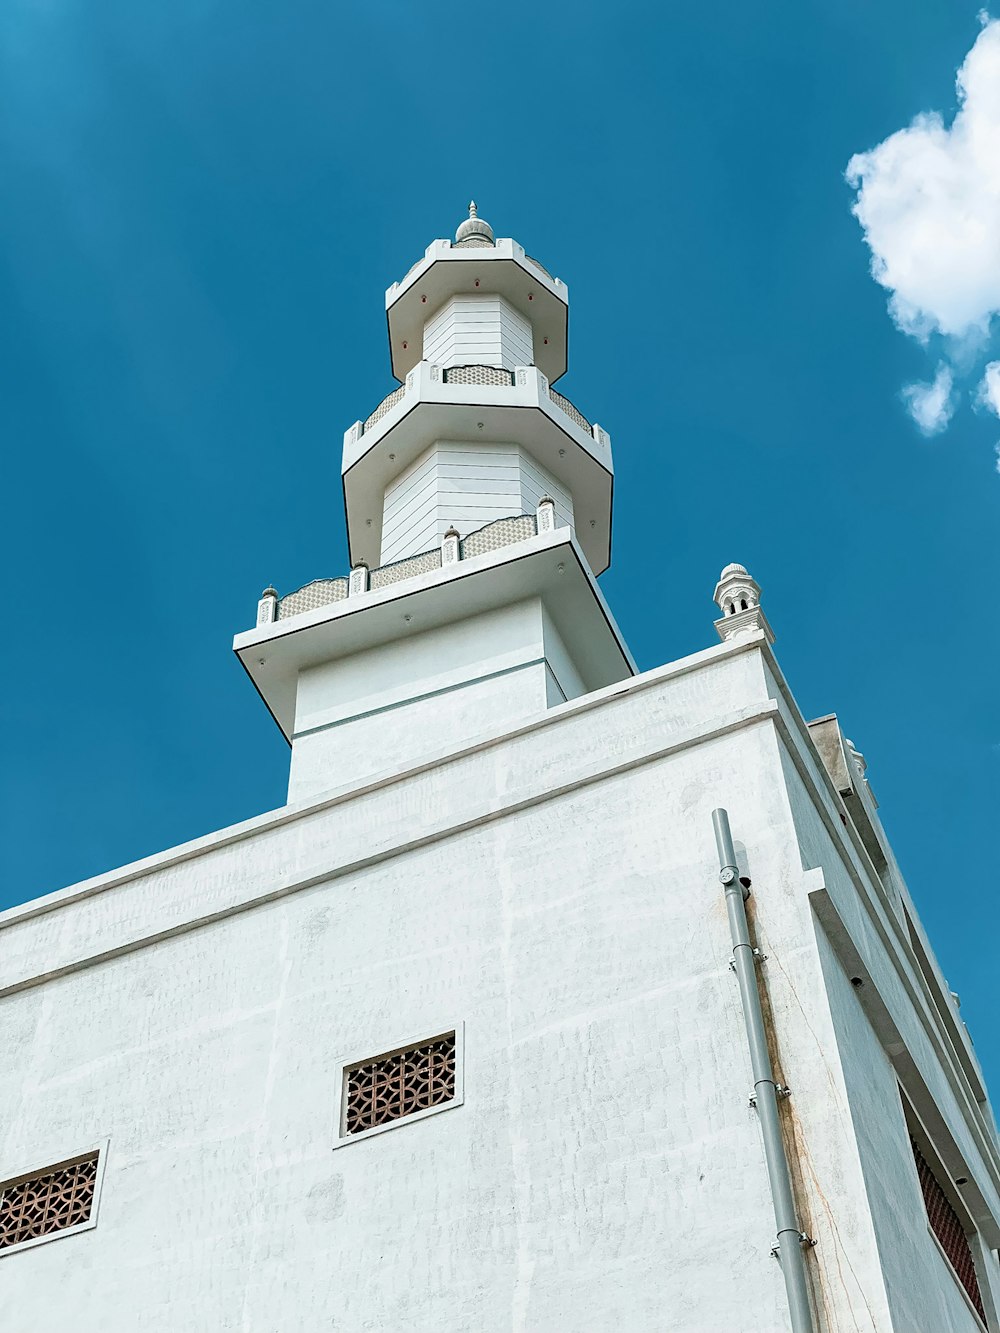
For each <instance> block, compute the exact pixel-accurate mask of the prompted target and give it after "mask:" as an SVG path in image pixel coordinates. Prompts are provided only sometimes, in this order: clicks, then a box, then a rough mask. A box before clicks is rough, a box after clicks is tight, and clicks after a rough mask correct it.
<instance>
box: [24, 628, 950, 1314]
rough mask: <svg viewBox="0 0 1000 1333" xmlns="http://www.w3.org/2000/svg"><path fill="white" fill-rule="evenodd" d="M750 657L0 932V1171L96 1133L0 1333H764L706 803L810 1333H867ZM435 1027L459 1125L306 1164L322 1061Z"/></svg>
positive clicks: (716, 662)
mask: <svg viewBox="0 0 1000 1333" xmlns="http://www.w3.org/2000/svg"><path fill="white" fill-rule="evenodd" d="M543 632H544V627H543ZM551 651H552V653H553V655H554V656H555V655H556V654H557V652H558V645H555V644H553V646H552V648H551ZM768 663H769V654H768V653H767V650H766V648H765V647H764V646H763V643H762V640H760V639H759V638H758V639H756V640H753V641H750V642H744V643H739V644H729V645H722V646H719V647H718V648H715V649H711V650H708V651H707V652H705V653H700V654H697V655H696V656H694V657H692V658H689V659H684V660H682V661H681V662H678V663H674V664H671V665H670V666H669V667H665V668H662V669H660V670H659V671H656V672H650V673H647V674H646V675H645V676H643V677H638V678H636V679H634V680H630V681H627V682H623V683H621V684H618V685H615V686H612V687H609V688H608V689H607V690H604V691H600V692H598V693H596V694H593V695H589V696H586V697H584V698H583V699H577V700H574V701H571V702H569V703H567V704H563V705H561V706H558V707H555V708H550V709H548V710H547V711H546V712H544V713H539V715H538V716H537V717H535V718H533V719H529V720H527V721H524V722H523V723H521V724H519V725H518V726H517V727H516V728H511V727H509V726H508V727H507V730H506V731H499V732H498V733H497V735H496V736H494V737H493V738H492V739H488V738H481V739H479V740H477V741H476V742H475V743H474V744H469V745H466V746H465V748H463V749H459V750H452V751H451V752H450V753H442V754H441V755H440V756H439V758H438V759H437V760H436V761H435V762H428V761H426V760H425V762H424V763H423V764H422V765H421V766H420V767H418V768H413V769H411V770H407V769H405V767H402V766H396V768H395V770H392V769H389V770H388V771H386V772H384V773H383V774H381V775H377V774H376V775H372V776H371V778H370V779H369V780H368V781H367V782H366V785H364V786H362V787H358V786H357V785H354V786H351V785H345V788H344V790H342V791H339V792H337V791H334V792H331V793H328V794H327V795H326V796H324V797H323V798H322V799H316V800H313V801H312V802H311V803H308V802H307V803H302V804H300V805H298V806H293V807H289V808H287V809H285V810H283V811H278V812H275V813H274V814H271V815H267V816H263V817H261V818H259V819H257V820H253V821H249V822H248V823H247V824H246V825H244V826H238V827H237V828H235V829H231V830H225V831H223V832H222V833H220V834H217V835H213V836H212V837H211V838H207V839H202V840H199V842H198V843H196V844H191V845H189V846H187V847H185V848H179V849H174V850H173V851H172V852H170V853H165V854H163V855H162V856H159V857H154V858H150V860H149V861H148V862H146V863H140V864H139V865H138V866H136V867H130V868H127V869H126V870H124V871H122V872H117V873H115V874H112V875H108V876H104V877H101V878H100V879H98V880H95V881H90V882H88V883H87V884H85V885H81V886H77V887H75V888H74V889H71V890H67V891H65V892H64V893H63V894H60V895H53V896H52V897H51V898H49V899H47V900H41V901H40V902H39V903H38V904H36V905H28V906H27V907H26V908H24V909H16V910H14V911H12V912H9V913H6V914H5V915H4V916H3V917H0V1040H2V1043H3V1049H4V1050H5V1051H6V1052H8V1053H9V1066H10V1074H9V1076H8V1077H7V1078H6V1079H5V1080H3V1081H2V1082H0V1127H2V1134H3V1138H2V1143H0V1171H2V1172H3V1176H0V1179H2V1178H4V1177H5V1176H8V1175H13V1174H15V1173H16V1172H17V1171H19V1170H21V1169H24V1166H25V1165H28V1166H30V1165H33V1164H36V1163H38V1162H40V1161H44V1160H59V1159H62V1158H66V1157H67V1156H69V1155H70V1154H72V1153H74V1152H77V1151H82V1150H84V1149H86V1148H88V1147H89V1146H91V1145H92V1144H93V1143H96V1142H99V1141H101V1140H103V1139H105V1138H106V1139H107V1140H108V1148H107V1158H106V1163H107V1166H106V1174H105V1178H104V1185H103V1191H102V1196H101V1202H100V1213H99V1217H98V1224H97V1226H96V1227H95V1228H94V1229H93V1230H90V1231H87V1232H83V1233H80V1234H78V1235H74V1236H68V1237H65V1238H63V1239H59V1240H54V1241H52V1242H51V1243H46V1244H42V1245H40V1246H38V1247H36V1248H34V1249H31V1250H26V1251H23V1252H20V1253H13V1254H10V1255H8V1256H6V1257H3V1258H0V1302H2V1308H3V1310H4V1311H5V1322H4V1327H5V1329H10V1330H12V1333H22V1330H23V1331H24V1333H28V1331H29V1330H31V1331H34V1330H38V1329H48V1328H52V1329H55V1328H62V1327H72V1328H73V1329H75V1330H79V1331H80V1333H90V1331H91V1330H94V1331H96V1330H102V1331H104V1330H107V1329H122V1330H125V1329H128V1330H131V1329H143V1330H156V1331H157V1333H159V1331H160V1330H163V1331H164V1333H167V1331H168V1330H169V1331H170V1333H176V1331H178V1330H185V1331H186V1330H192V1331H198V1333H200V1331H201V1330H205V1331H206V1333H208V1330H212V1333H216V1331H221V1330H237V1329H239V1330H252V1331H253V1333H296V1331H297V1330H302V1331H303V1333H314V1331H315V1330H319V1329H326V1328H336V1329H340V1330H345V1331H350V1333H353V1331H354V1330H358V1331H359V1333H360V1330H369V1329H376V1330H382V1329H392V1330H411V1329H412V1330H431V1329H434V1330H440V1329H447V1330H454V1331H455V1333H460V1331H463V1330H470V1333H471V1331H472V1330H477V1331H479V1330H486V1331H490V1333H492V1331H493V1330H496V1331H497V1333H499V1331H500V1330H512V1331H513V1330H517V1331H518V1333H520V1331H521V1330H533V1331H534V1330H538V1331H539V1333H541V1331H542V1330H544V1331H545V1333H550V1331H551V1330H562V1329H567V1330H594V1331H595V1333H597V1331H603V1330H608V1331H609V1333H610V1331H611V1330H614V1331H615V1333H618V1331H619V1330H629V1331H630V1333H631V1331H633V1330H634V1331H635V1333H643V1331H644V1330H649V1331H650V1333H652V1330H657V1331H659V1330H664V1329H670V1330H679V1331H681V1333H684V1331H690V1333H722V1331H723V1330H725V1333H743V1331H744V1330H746V1331H748V1333H749V1330H754V1331H755V1333H761V1331H762V1330H763V1331H767V1333H771V1331H772V1330H773V1331H774V1333H781V1331H782V1330H785V1329H787V1328H788V1319H787V1313H786V1304H785V1295H784V1288H783V1283H782V1278H781V1271H780V1267H779V1265H778V1263H777V1262H776V1261H775V1260H774V1259H773V1258H772V1257H771V1256H770V1253H769V1252H770V1247H771V1244H772V1242H773V1240H774V1223H773V1216H772V1211H771V1201H770V1193H769V1189H768V1182H767V1175H766V1171H765V1168H764V1163H763V1153H762V1148H761V1139H760V1131H759V1127H758V1124H757V1120H756V1113H755V1112H754V1111H753V1110H752V1109H751V1108H750V1106H749V1105H748V1100H747V1097H748V1093H749V1091H750V1069H749V1060H748V1057H747V1053H746V1041H745V1036H744V1031H743V1020H742V1015H741V1010H740V1003H739V996H738V991H737V988H736V984H735V980H734V978H733V975H732V973H731V972H730V969H729V966H728V963H729V959H730V957H731V947H730V939H729V931H728V925H727V920H726V912H725V905H724V901H723V895H722V891H721V887H720V885H719V883H718V862H717V858H716V852H715V847H714V843H713V838H712V830H711V811H712V809H713V808H715V807H716V806H719V805H722V806H725V807H727V808H728V809H729V811H730V815H731V818H732V823H733V831H734V835H735V836H736V838H737V840H738V843H739V844H740V854H741V856H743V857H745V859H746V862H747V864H748V866H749V867H750V869H751V873H752V875H753V886H754V887H753V893H752V896H751V899H750V907H751V915H752V921H753V927H754V930H755V931H756V935H757V939H758V942H759V943H760V945H761V947H762V949H763V951H764V952H765V953H766V954H767V955H768V960H767V962H766V963H764V964H763V965H762V967H761V985H762V988H763V993H764V996H765V1007H766V1014H767V1021H768V1025H769V1029H770V1033H771V1038H772V1041H773V1047H774V1057H775V1060H776V1062H777V1068H778V1075H779V1078H781V1080H782V1081H784V1082H786V1083H788V1084H789V1085H791V1087H792V1089H793V1095H792V1097H791V1098H790V1099H789V1100H788V1101H787V1102H785V1103H783V1111H782V1115H783V1119H784V1126H785V1130H786V1134H787V1141H788V1145H789V1149H790V1152H791V1155H792V1158H793V1164H794V1165H793V1176H794V1183H795V1190H796V1199H797V1206H798V1207H799V1208H800V1210H801V1218H802V1222H803V1226H804V1227H805V1229H806V1230H807V1231H808V1232H809V1234H810V1235H812V1236H814V1237H815V1238H816V1240H817V1242H818V1243H817V1245H816V1247H815V1248H813V1249H810V1250H809V1251H808V1252H807V1265H808V1270H809V1279H810V1283H811V1285H812V1290H813V1296H814V1299H815V1302H816V1307H817V1311H818V1318H819V1327H820V1328H822V1329H830V1330H841V1329H843V1330H847V1329H850V1330H861V1329H878V1330H886V1333H888V1330H890V1329H896V1330H901V1329H906V1328H907V1325H906V1324H905V1323H904V1322H900V1318H894V1315H893V1313H891V1312H890V1308H891V1306H893V1303H894V1302H896V1299H897V1298H896V1286H897V1285H898V1281H899V1280H900V1276H902V1275H903V1274H904V1272H905V1270H906V1269H907V1267H908V1266H910V1267H912V1265H913V1264H914V1263H916V1262H918V1260H919V1261H920V1262H922V1261H923V1256H922V1255H919V1256H918V1255H917V1252H916V1250H914V1249H913V1247H912V1237H913V1234H915V1233H916V1231H919V1226H918V1222H917V1221H913V1219H912V1216H911V1219H910V1220H909V1221H908V1222H907V1225H906V1228H904V1230H906V1233H907V1234H906V1236H905V1237H904V1238H903V1239H902V1240H900V1242H899V1244H900V1252H901V1255H902V1257H901V1259H900V1261H899V1264H898V1265H897V1268H898V1270H899V1276H897V1270H896V1269H893V1268H892V1266H891V1265H888V1266H886V1263H885V1254H884V1252H883V1251H884V1247H885V1245H886V1244H887V1243H889V1242H888V1239H887V1237H888V1233H887V1232H886V1231H885V1229H884V1227H883V1224H882V1220H881V1215H879V1216H877V1217H875V1218H874V1220H873V1209H872V1207H870V1206H869V1198H868V1192H869V1191H870V1190H871V1188H872V1177H871V1174H870V1169H869V1163H868V1160H867V1154H868V1152H869V1149H868V1146H867V1144H866V1143H863V1144H861V1145H860V1146H859V1137H861V1136H860V1131H859V1127H858V1122H857V1114H856V1112H855V1109H854V1106H853V1105H852V1098H854V1097H856V1096H857V1095H858V1094H857V1087H856V1085H857V1083H858V1081H859V1079H860V1081H861V1082H862V1083H864V1084H865V1085H866V1086H868V1087H870V1086H872V1085H874V1084H875V1083H876V1082H877V1081H878V1080H880V1079H881V1080H883V1081H884V1069H881V1067H880V1065H879V1056H878V1051H877V1049H875V1048H874V1047H873V1046H872V1042H873V1041H874V1040H875V1038H874V1037H872V1038H870V1039H869V1038H866V1037H865V1036H864V1030H865V1029H864V1023H869V1022H870V1020H869V1019H868V1018H867V1016H866V1015H865V1012H864V1011H863V1010H862V1009H860V1007H859V1006H858V1004H857V1001H856V997H855V996H854V993H853V992H852V991H851V988H850V985H849V983H846V982H842V981H837V980H836V976H835V974H836V967H837V966H839V964H837V963H836V960H835V959H834V960H832V961H831V950H832V946H830V945H829V943H828V941H826V940H825V938H824V931H823V929H822V928H820V929H817V917H816V910H815V904H814V892H815V890H816V888H817V880H816V872H815V870H811V869H810V866H809V860H808V856H809V855H810V854H811V849H810V850H809V851H805V852H804V851H803V848H804V847H805V845H806V844H805V835H806V831H807V826H808V825H809V818H808V810H806V812H805V814H804V813H803V809H802V801H803V800H805V801H806V804H807V805H808V803H809V802H810V801H811V802H812V803H813V804H814V805H815V804H817V803H819V802H821V801H822V800H823V799H824V794H823V791H822V790H821V789H820V786H819V785H817V784H821V782H822V775H813V778H812V779H810V780H811V781H813V784H814V786H815V790H812V789H811V788H810V786H809V782H808V781H806V779H805V778H802V779H801V781H800V786H801V791H800V790H793V787H794V781H793V779H796V775H798V774H799V769H798V768H796V767H795V765H794V763H791V762H790V760H789V755H790V753H791V750H792V748H793V746H794V744H795V741H796V737H797V736H798V730H797V729H799V730H801V731H802V732H804V727H801V720H798V721H796V719H795V717H794V715H793V713H792V711H791V709H790V705H789V704H788V702H787V700H785V699H784V698H783V697H780V696H781V690H780V688H779V686H778V685H776V683H775V680H776V677H775V676H774V675H772V674H769V666H768ZM807 776H808V775H807ZM803 792H804V793H805V796H803ZM818 823H819V825H820V826H821V827H823V828H825V827H826V826H825V824H823V822H822V820H821V819H819V820H818ZM844 855H845V852H844V849H843V847H841V846H839V845H837V844H835V843H831V844H830V845H828V846H825V847H824V848H823V849H822V856H823V857H824V860H823V862H822V866H823V874H824V875H826V874H827V871H828V864H827V863H828V862H833V863H835V864H836V863H837V862H838V859H839V858H842V857H843V856H844ZM832 878H834V876H833V875H831V879H832ZM831 976H833V977H834V981H833V982H832V983H831V981H830V978H831ZM845 986H846V989H845ZM851 1004H854V1005H855V1008H857V1009H858V1013H859V1014H861V1015H862V1018H861V1019H858V1018H857V1016H856V1015H855V1017H854V1020H853V1021H854V1022H856V1023H858V1024H860V1025H861V1026H860V1027H859V1031H858V1034H857V1048H858V1055H857V1061H856V1062H855V1063H852V1062H850V1061H849V1060H848V1059H847V1053H846V1051H845V1043H844V1040H843V1037H844V1026H843V1025H844V1018H843V1015H844V1012H845V1009H846V1008H848V1007H849V1006H850V1005H851ZM456 1026H461V1027H462V1029H463V1031H464V1052H465V1096H464V1102H463V1104H462V1105H460V1106H456V1107H454V1108H452V1109H449V1110H446V1111H443V1112H442V1113H440V1114H434V1115H431V1116H429V1117H427V1118H425V1119H422V1120H420V1121H419V1122H416V1123H410V1124H407V1123H402V1124H400V1125H398V1126H397V1127H394V1128H392V1129H390V1130H388V1131H386V1132H384V1133H380V1134H377V1135H375V1136H374V1137H371V1138H367V1139H363V1140H359V1141H357V1142H348V1143H346V1144H344V1145H343V1146H340V1147H337V1148H336V1150H335V1148H334V1145H335V1144H336V1142H337V1136H338V1133H339V1129H338V1126H337V1125H336V1124H335V1105H336V1101H337V1091H338V1087H339V1082H340V1080H341V1077H342V1066H343V1062H344V1060H345V1059H350V1058H355V1057H357V1056H358V1054H359V1053H364V1052H366V1051H368V1052H370V1053H371V1055H373V1056H374V1055H378V1054H379V1053H381V1052H383V1051H385V1050H387V1049H392V1048H394V1047H397V1046H399V1045H402V1044H404V1043H405V1042H407V1041H409V1040H414V1041H415V1040H419V1039H420V1038H422V1037H426V1036H429V1035H433V1034H435V1033H438V1032H441V1031H444V1030H447V1029H449V1028H452V1027H456ZM853 1040H854V1038H853V1037H852V1041H853ZM866 1042H867V1045H866ZM861 1061H867V1062H868V1065H869V1066H870V1068H871V1069H872V1070H873V1071H874V1072H873V1073H871V1074H865V1075H863V1076H862V1073H861V1071H860V1062H861ZM943 1095H944V1093H943V1092H942V1096H943ZM876 1100H877V1098H876ZM945 1114H948V1115H951V1114H952V1111H951V1109H950V1108H948V1107H946V1108H945ZM891 1197H892V1199H893V1200H894V1205H893V1206H895V1207H897V1208H903V1207H905V1208H909V1209H910V1212H911V1214H913V1213H916V1217H917V1218H918V1219H919V1216H920V1213H919V1207H918V1205H919V1202H920V1201H919V1197H918V1198H917V1199H916V1201H914V1199H913V1197H912V1192H911V1195H910V1196H904V1194H903V1193H902V1192H900V1193H896V1194H894V1195H892V1196H891ZM875 1211H877V1210H875ZM908 1247H909V1248H908ZM883 1273H885V1276H883ZM912 1276H913V1278H914V1280H916V1274H912ZM923 1280H924V1281H926V1283H928V1284H930V1285H931V1286H932V1287H933V1288H934V1292H935V1296H934V1299H935V1300H936V1301H937V1304H935V1305H933V1306H927V1307H926V1308H933V1309H934V1310H935V1312H937V1311H940V1312H941V1317H942V1318H947V1319H949V1320H959V1319H960V1317H961V1315H962V1311H961V1310H959V1309H958V1307H957V1305H956V1304H955V1301H954V1300H953V1299H952V1297H951V1294H950V1291H947V1292H946V1291H945V1288H946V1287H947V1283H952V1285H954V1279H953V1278H952V1277H951V1274H950V1273H949V1272H946V1271H941V1272H931V1271H930V1269H929V1265H928V1273H927V1275H925V1277H924V1279H923ZM897 1304H898V1302H897ZM899 1308H901V1307H899ZM913 1327H914V1328H923V1327H924V1326H921V1325H914V1326H913ZM952 1327H953V1328H955V1329H957V1330H964V1329H965V1328H966V1327H971V1325H967V1324H965V1323H961V1322H953V1323H949V1324H942V1325H940V1330H941V1333H944V1330H945V1329H947V1328H952ZM926 1333H938V1327H935V1328H934V1329H933V1330H932V1329H931V1328H930V1326H926Z"/></svg>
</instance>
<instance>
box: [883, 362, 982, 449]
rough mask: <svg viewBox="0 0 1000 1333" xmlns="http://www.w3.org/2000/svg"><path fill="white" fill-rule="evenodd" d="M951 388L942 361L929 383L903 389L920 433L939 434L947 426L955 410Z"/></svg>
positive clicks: (947, 372)
mask: <svg viewBox="0 0 1000 1333" xmlns="http://www.w3.org/2000/svg"><path fill="white" fill-rule="evenodd" d="M998 365H1000V363H998ZM953 389H954V379H953V377H952V373H951V371H950V370H949V369H948V367H947V366H946V365H944V363H942V364H941V365H939V366H938V368H937V374H936V375H935V376H934V379H933V380H932V381H931V383H930V384H908V385H907V386H906V388H905V389H904V390H903V402H904V403H905V404H906V410H907V411H908V412H909V414H910V416H911V417H912V418H913V420H914V421H915V422H916V423H917V426H918V427H919V429H920V432H921V434H923V435H939V434H940V433H941V431H943V430H944V428H945V427H946V426H947V424H948V422H949V421H950V420H951V418H952V414H953V412H954V411H955V398H954V394H953Z"/></svg>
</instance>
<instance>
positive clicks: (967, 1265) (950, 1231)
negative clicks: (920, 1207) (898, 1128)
mask: <svg viewBox="0 0 1000 1333" xmlns="http://www.w3.org/2000/svg"><path fill="white" fill-rule="evenodd" d="M910 1146H911V1147H912V1148H913V1159H914V1161H915V1162H916V1164H917V1175H918V1176H919V1177H920V1188H921V1190H922V1191H923V1196H924V1207H925V1208H926V1209H927V1220H928V1222H930V1224H931V1230H932V1231H933V1232H934V1234H935V1236H937V1238H938V1240H939V1241H940V1242H941V1248H942V1249H943V1250H944V1252H945V1254H946V1255H947V1256H948V1259H949V1261H950V1263H951V1266H952V1268H954V1270H955V1273H956V1275H957V1277H958V1280H959V1282H961V1284H962V1286H963V1287H964V1288H965V1290H966V1291H967V1292H968V1293H969V1300H970V1301H971V1302H972V1304H973V1305H974V1306H975V1307H976V1309H977V1310H978V1312H979V1315H980V1318H981V1319H982V1321H983V1323H984V1324H985V1323H986V1312H985V1311H984V1310H983V1298H982V1296H981V1295H980V1292H979V1279H978V1278H977V1277H976V1264H975V1260H974V1259H973V1257H972V1250H971V1249H970V1248H969V1238H968V1237H967V1236H966V1234H965V1228H964V1227H963V1226H962V1223H961V1220H960V1218H959V1216H958V1214H957V1213H956V1212H955V1210H954V1208H952V1206H951V1204H950V1203H949V1202H948V1196H947V1195H946V1194H945V1192H944V1190H943V1189H942V1188H941V1186H940V1185H939V1184H938V1182H937V1177H936V1176H935V1175H934V1172H933V1171H932V1170H931V1169H930V1167H929V1166H928V1165H927V1163H926V1161H925V1160H924V1156H923V1154H922V1153H921V1151H920V1149H919V1148H918V1147H917V1145H916V1144H915V1143H914V1141H913V1139H912V1138H911V1139H910Z"/></svg>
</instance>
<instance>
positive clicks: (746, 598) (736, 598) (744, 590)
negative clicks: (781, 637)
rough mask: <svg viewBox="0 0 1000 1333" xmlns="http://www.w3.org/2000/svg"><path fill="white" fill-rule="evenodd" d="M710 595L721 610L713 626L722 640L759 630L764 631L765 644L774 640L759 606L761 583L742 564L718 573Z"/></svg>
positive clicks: (737, 637)
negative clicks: (712, 592) (720, 614)
mask: <svg viewBox="0 0 1000 1333" xmlns="http://www.w3.org/2000/svg"><path fill="white" fill-rule="evenodd" d="M713 596H714V598H715V604H716V606H717V607H718V608H719V610H720V612H721V613H722V616H721V619H719V620H717V621H716V622H715V628H716V630H717V631H718V634H719V638H720V639H721V640H722V641H723V643H728V642H729V641H730V640H731V639H739V638H742V637H744V636H745V635H747V634H749V633H751V632H752V631H753V630H758V629H759V630H763V632H764V634H765V635H766V636H767V641H768V643H773V642H774V631H773V630H772V629H771V626H770V625H769V624H768V623H767V617H766V616H765V615H764V612H763V611H762V610H761V607H760V584H759V583H758V582H757V580H756V579H755V578H753V577H752V576H751V574H750V573H749V572H748V570H747V568H746V566H745V565H737V564H732V565H727V566H726V567H725V569H724V570H723V571H722V573H721V574H720V575H719V581H718V583H717V584H716V585H715V592H714V594H713Z"/></svg>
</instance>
